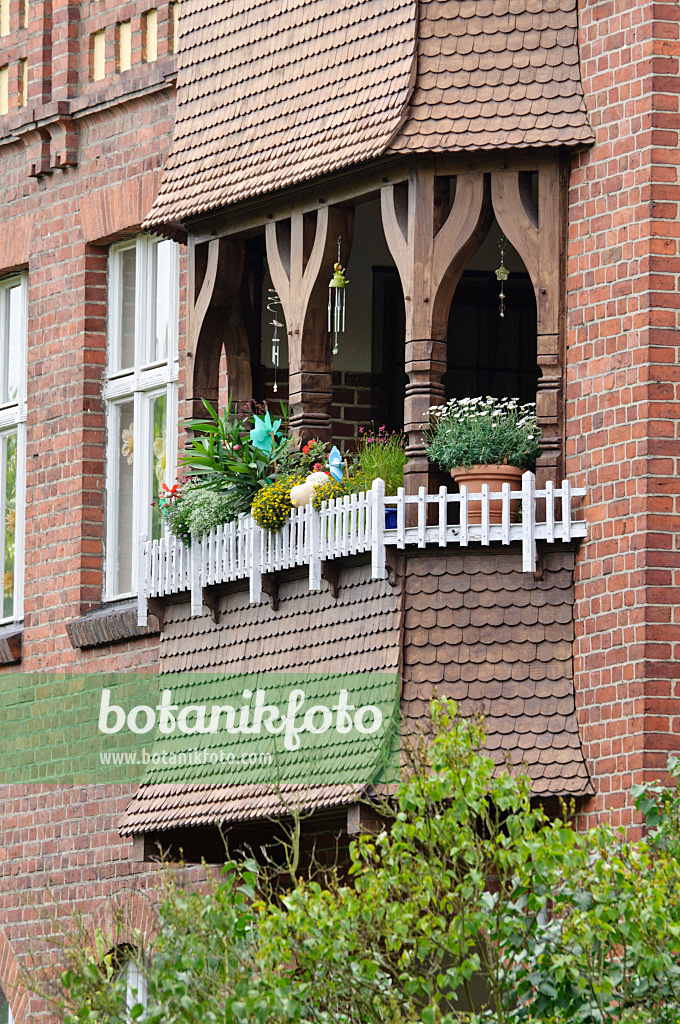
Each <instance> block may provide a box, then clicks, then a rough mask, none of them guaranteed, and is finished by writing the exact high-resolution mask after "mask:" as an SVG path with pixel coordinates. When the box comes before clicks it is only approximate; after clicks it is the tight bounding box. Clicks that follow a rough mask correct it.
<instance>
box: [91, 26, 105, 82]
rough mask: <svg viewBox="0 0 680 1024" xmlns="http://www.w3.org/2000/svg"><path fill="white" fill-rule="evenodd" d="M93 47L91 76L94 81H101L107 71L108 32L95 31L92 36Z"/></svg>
mask: <svg viewBox="0 0 680 1024" xmlns="http://www.w3.org/2000/svg"><path fill="white" fill-rule="evenodd" d="M90 45H91V48H92V56H91V77H92V81H93V82H101V80H102V78H103V77H104V75H105V73H106V33H105V32H104V30H103V29H102V31H101V32H95V33H94V34H93V35H92V36H90Z"/></svg>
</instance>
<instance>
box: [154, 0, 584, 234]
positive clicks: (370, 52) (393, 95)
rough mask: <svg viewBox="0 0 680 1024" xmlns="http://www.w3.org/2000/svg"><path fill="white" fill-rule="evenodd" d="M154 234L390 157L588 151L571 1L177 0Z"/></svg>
mask: <svg viewBox="0 0 680 1024" xmlns="http://www.w3.org/2000/svg"><path fill="white" fill-rule="evenodd" d="M180 32H181V43H180V52H179V57H178V62H179V71H178V85H177V119H176V126H175V136H174V140H173V143H172V147H171V152H170V156H169V158H168V163H167V166H166V169H165V173H164V176H163V182H162V185H161V190H160V193H159V196H158V199H157V200H156V202H155V204H154V206H153V209H152V210H151V213H150V215H149V217H148V219H147V222H146V226H147V227H153V226H157V225H160V224H163V223H169V222H171V221H181V220H186V219H187V218H191V217H195V216H198V215H201V214H205V213H207V212H209V211H211V210H215V209H217V208H219V207H223V206H227V205H229V204H231V203H235V202H238V201H240V200H243V199H246V198H250V197H254V196H258V195H263V194H265V193H268V192H272V191H276V190H279V189H282V188H285V187H287V186H290V185H294V184H299V183H300V182H303V181H307V180H311V179H313V178H316V177H319V176H320V175H324V174H328V173H330V172H332V171H336V170H339V169H341V168H345V167H348V166H350V165H353V164H358V163H361V162H365V161H367V160H373V159H376V158H378V157H381V156H385V155H390V154H392V155H394V154H406V153H430V152H442V151H454V152H455V151H456V150H470V149H496V148H509V147H513V148H514V147H526V146H574V145H582V144H586V143H589V142H592V141H593V135H592V131H591V129H590V126H589V124H588V119H587V114H586V109H585V103H584V99H583V90H582V86H581V81H580V73H579V62H578V45H577V11H576V0H420V2H419V3H417V2H416V0H332V2H331V0H312V2H310V0H182V10H181V21H180Z"/></svg>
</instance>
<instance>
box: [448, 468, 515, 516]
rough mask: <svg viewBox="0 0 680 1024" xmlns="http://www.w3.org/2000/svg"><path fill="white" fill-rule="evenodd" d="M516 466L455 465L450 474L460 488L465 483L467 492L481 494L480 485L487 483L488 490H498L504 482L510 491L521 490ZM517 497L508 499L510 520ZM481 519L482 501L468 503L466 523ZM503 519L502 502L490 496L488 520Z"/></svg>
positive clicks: (513, 513)
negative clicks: (467, 467)
mask: <svg viewBox="0 0 680 1024" xmlns="http://www.w3.org/2000/svg"><path fill="white" fill-rule="evenodd" d="M523 472H524V471H523V470H521V469H518V468H517V466H472V467H471V469H463V468H462V467H461V466H457V467H455V468H454V469H452V470H451V476H452V477H453V479H454V480H455V481H456V483H457V484H458V487H459V488H460V485H461V484H465V486H466V487H467V489H468V494H481V492H482V486H483V485H484V484H488V485H489V491H490V492H491V493H492V494H493V492H494V491H500V490H502V488H503V484H504V483H508V484H510V490H511V491H521V490H522V473H523ZM518 500H519V499H518V498H511V499H510V522H514V519H515V515H516V514H517V504H518ZM481 521H482V503H481V502H480V501H471V502H469V503H468V523H470V524H471V525H473V526H474V525H476V524H479V523H481ZM502 521H503V502H502V500H501V498H492V499H491V501H490V502H489V522H490V523H501V522H502Z"/></svg>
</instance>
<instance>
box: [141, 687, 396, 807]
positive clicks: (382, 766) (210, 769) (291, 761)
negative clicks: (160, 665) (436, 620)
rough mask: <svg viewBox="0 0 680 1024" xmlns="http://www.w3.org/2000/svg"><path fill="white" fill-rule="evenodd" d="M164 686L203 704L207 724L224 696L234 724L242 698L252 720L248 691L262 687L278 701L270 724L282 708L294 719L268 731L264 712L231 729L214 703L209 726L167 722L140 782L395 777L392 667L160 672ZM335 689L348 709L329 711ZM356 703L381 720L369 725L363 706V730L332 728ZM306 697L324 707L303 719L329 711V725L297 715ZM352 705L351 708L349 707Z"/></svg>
mask: <svg viewBox="0 0 680 1024" xmlns="http://www.w3.org/2000/svg"><path fill="white" fill-rule="evenodd" d="M164 686H165V687H166V688H168V689H170V691H171V694H172V703H173V704H176V705H178V706H179V708H180V709H181V708H182V707H184V708H187V707H202V708H205V709H206V710H205V716H204V719H203V721H204V724H205V725H206V726H207V725H208V723H209V721H210V717H211V714H212V708H213V707H216V706H217V707H220V706H223V705H229V706H232V707H234V709H235V712H236V714H235V725H238V722H239V719H240V709H241V708H242V707H244V706H246V707H249V708H250V713H249V715H248V724H249V725H250V726H251V727H252V725H253V706H254V705H255V704H256V701H257V692H258V691H261V692H262V696H261V701H262V703H266V705H268V706H270V707H276V708H277V709H279V712H280V715H279V718H278V719H275V720H273V722H272V724H273V725H274V727H275V728H278V729H280V728H281V726H282V724H283V723H282V721H281V718H282V717H283V716H284V715H287V716H289V717H290V718H291V719H292V722H293V728H291V729H286V728H285V727H284V728H283V731H281V732H278V733H275V734H273V733H271V732H269V731H268V730H267V728H266V724H265V722H264V721H263V722H262V725H261V728H260V730H259V732H258V733H257V734H254V733H245V734H243V733H237V734H232V733H230V732H228V731H227V730H226V728H224V722H225V715H224V713H222V714H221V715H220V717H219V728H218V730H217V731H216V732H205V733H198V732H197V733H193V734H190V735H186V734H184V733H182V732H180V731H179V730H178V729H175V731H174V732H173V733H172V734H171V735H168V736H163V737H160V736H157V738H156V742H155V745H154V747H153V751H152V753H151V762H152V763H150V764H149V765H148V767H147V770H146V774H145V775H144V778H143V780H142V781H143V784H145V785H152V784H158V783H203V784H207V783H209V784H220V785H241V786H242V785H247V786H257V785H266V786H269V787H272V786H273V787H276V786H282V785H287V786H288V785H293V784H295V785H310V786H311V785H337V784H345V785H352V784H360V785H368V784H370V783H376V782H388V781H393V780H394V779H395V778H397V777H398V770H399V728H398V721H399V720H398V715H399V697H400V680H399V677H398V676H397V675H395V674H394V673H388V672H382V673H381V672H366V673H355V674H351V675H348V674H343V673H318V674H315V673H299V672H296V673H267V674H264V675H254V674H249V675H230V676H224V675H222V676H218V677H213V678H206V677H205V674H197V675H192V676H185V675H181V676H176V677H174V676H165V677H164ZM244 691H245V692H246V697H245V698H244V695H243V694H244ZM341 691H346V698H345V704H346V706H347V707H348V711H347V712H346V713H344V714H342V713H340V714H339V713H338V711H337V708H338V706H339V704H338V702H339V699H340V694H341ZM250 694H252V696H250ZM291 694H292V695H296V694H297V700H295V701H294V704H297V707H296V708H295V707H294V706H291V704H290V700H291ZM302 695H304V699H303V698H302ZM365 706H370V707H372V708H377V709H379V712H380V718H381V725H380V727H379V728H378V729H376V730H375V731H373V726H374V724H375V723H376V721H377V720H378V718H377V716H375V714H374V713H373V712H366V713H365V716H364V718H363V719H360V721H362V722H363V723H364V725H365V727H367V728H368V729H370V732H369V733H363V734H362V732H360V731H359V730H358V729H357V728H356V727H354V726H352V727H351V729H350V731H348V732H341V731H338V729H337V727H336V726H337V722H338V718H339V717H340V718H341V719H342V720H343V723H344V725H345V727H347V725H348V724H349V717H348V716H350V715H351V716H355V715H356V713H357V711H358V710H359V709H361V708H363V707H365ZM314 707H317V708H318V707H321V708H324V709H327V711H326V713H325V714H324V713H323V712H316V713H315V714H314V715H313V716H312V718H311V723H310V724H311V725H312V727H313V728H316V729H317V730H320V729H321V727H322V726H326V725H327V724H328V718H329V717H332V723H331V726H330V728H327V729H326V730H325V731H316V732H312V731H309V730H308V729H305V728H304V725H305V721H306V716H308V713H310V712H311V709H313V708H314ZM352 708H353V709H354V710H349V709H352ZM334 709H335V710H334ZM293 713H294V718H293ZM263 717H264V718H266V717H267V716H266V715H265V716H263ZM197 718H198V715H197V714H196V713H195V712H194V713H191V714H190V715H189V717H188V719H187V722H186V725H187V727H193V726H195V724H196V722H197ZM298 730H300V731H298ZM287 732H288V737H287V736H286V733H287ZM295 742H298V743H299V746H298V747H297V749H290V748H291V746H292V745H293V744H294V743H295Z"/></svg>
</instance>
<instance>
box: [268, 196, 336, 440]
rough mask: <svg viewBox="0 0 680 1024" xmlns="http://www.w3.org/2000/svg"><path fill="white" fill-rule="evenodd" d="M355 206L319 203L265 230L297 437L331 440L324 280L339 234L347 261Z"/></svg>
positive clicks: (276, 222)
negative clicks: (285, 341)
mask: <svg viewBox="0 0 680 1024" xmlns="http://www.w3.org/2000/svg"><path fill="white" fill-rule="evenodd" d="M353 230H354V210H353V209H350V208H345V207H342V208H341V207H335V206H321V207H320V208H319V209H318V211H317V212H316V213H315V214H313V213H307V214H303V213H302V212H301V211H299V210H295V211H293V213H292V214H291V216H290V218H289V219H286V220H281V221H270V222H269V223H268V224H267V226H266V229H265V239H266V245H267V262H268V264H269V273H270V275H271V279H272V283H273V285H274V288H275V289H276V292H277V294H278V296H279V298H280V299H281V306H282V309H283V314H284V317H285V320H286V330H287V333H288V361H289V371H288V372H289V402H290V409H291V416H290V425H291V429H292V431H293V433H294V434H295V435H296V436H298V437H300V438H301V440H302V441H303V442H304V441H308V440H309V439H310V438H312V437H313V438H316V439H318V440H324V441H329V440H331V423H330V405H331V401H332V396H333V387H332V382H331V348H330V340H329V336H328V323H327V308H328V282H329V281H330V278H331V275H332V273H333V264H334V263H335V260H336V259H337V239H338V236H341V237H342V259H343V262H344V263H345V264H346V263H347V260H348V259H349V252H350V249H351V244H352V235H353Z"/></svg>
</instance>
